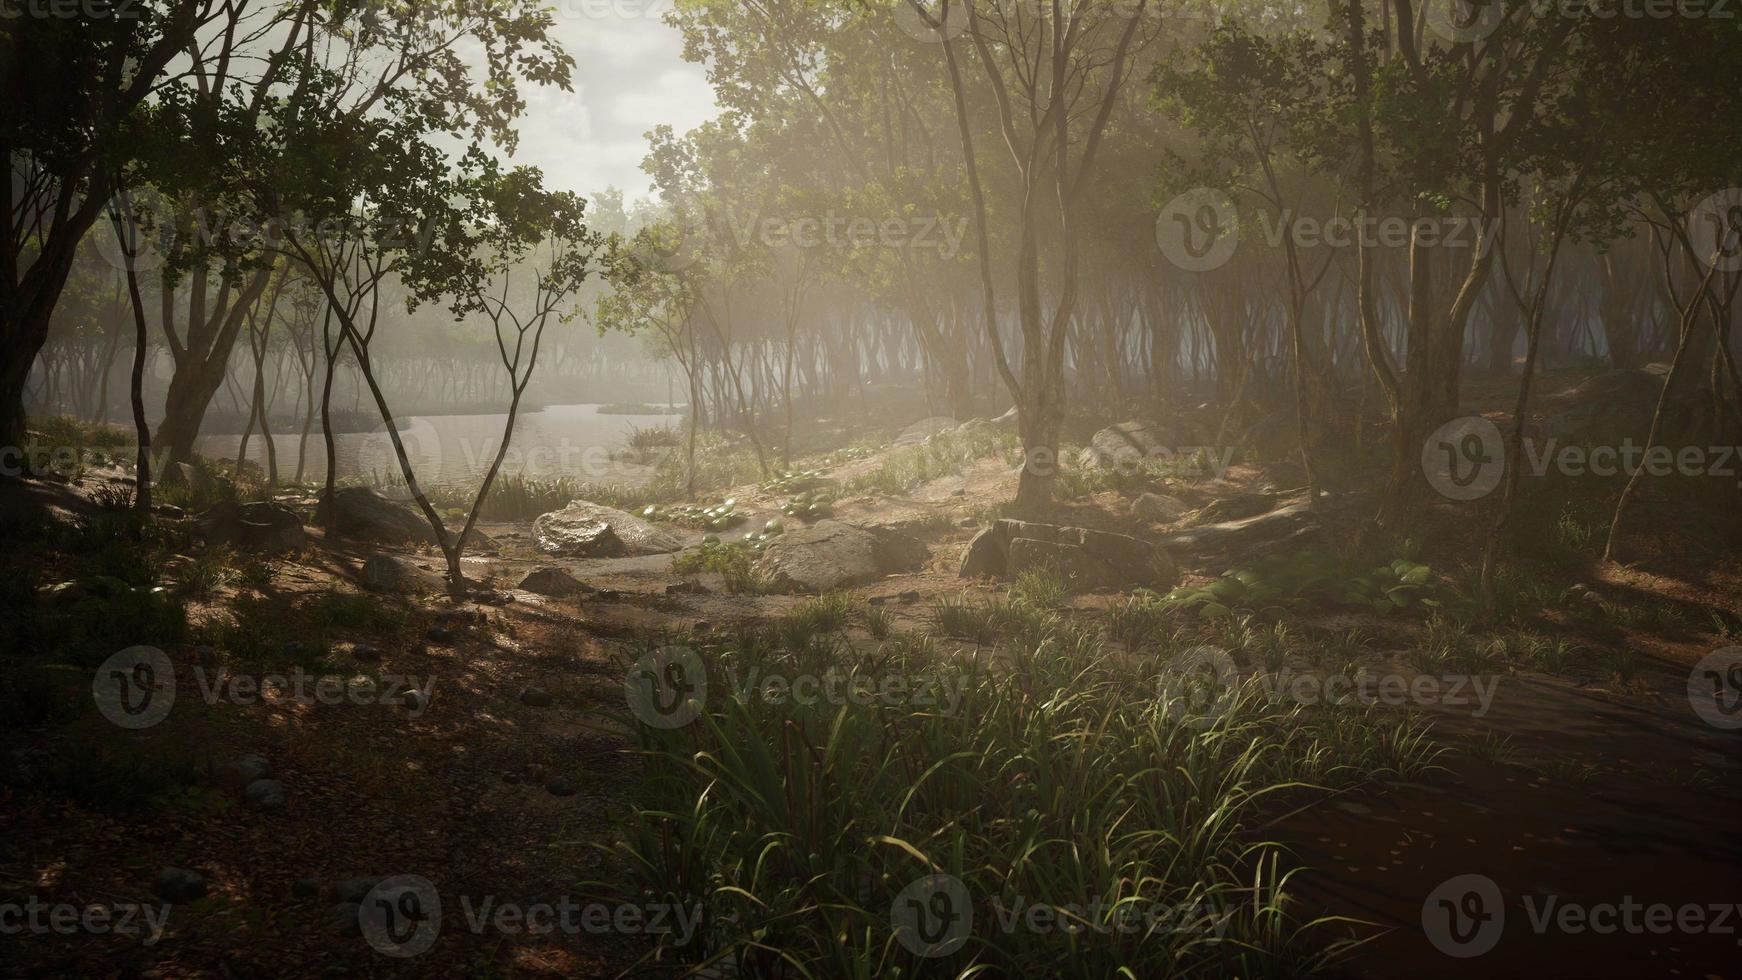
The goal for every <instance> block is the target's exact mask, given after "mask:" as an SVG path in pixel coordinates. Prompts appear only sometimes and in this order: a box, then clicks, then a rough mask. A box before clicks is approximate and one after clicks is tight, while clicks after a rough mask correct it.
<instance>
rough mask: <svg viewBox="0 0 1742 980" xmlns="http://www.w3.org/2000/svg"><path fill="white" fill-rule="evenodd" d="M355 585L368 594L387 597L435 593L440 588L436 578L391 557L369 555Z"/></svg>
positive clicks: (408, 563)
mask: <svg viewBox="0 0 1742 980" xmlns="http://www.w3.org/2000/svg"><path fill="white" fill-rule="evenodd" d="M357 584H358V585H361V586H362V587H363V588H365V589H367V590H369V591H370V592H380V593H385V594H388V595H401V594H418V593H424V592H435V591H437V590H439V589H441V588H442V580H441V579H440V578H439V577H438V576H436V575H434V574H432V573H430V572H426V571H424V570H423V569H421V568H418V567H417V566H415V565H413V564H411V563H410V562H408V561H405V560H404V559H401V558H395V557H393V556H392V555H371V556H370V557H369V559H368V560H367V561H365V562H363V567H362V568H361V569H359V570H358V572H357Z"/></svg>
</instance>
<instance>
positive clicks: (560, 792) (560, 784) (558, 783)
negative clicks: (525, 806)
mask: <svg viewBox="0 0 1742 980" xmlns="http://www.w3.org/2000/svg"><path fill="white" fill-rule="evenodd" d="M545 789H547V790H549V791H550V795H552V796H573V795H575V794H576V793H579V792H580V791H581V790H580V787H578V786H576V785H575V783H574V781H573V780H570V779H553V780H551V781H550V783H549V785H547V786H545Z"/></svg>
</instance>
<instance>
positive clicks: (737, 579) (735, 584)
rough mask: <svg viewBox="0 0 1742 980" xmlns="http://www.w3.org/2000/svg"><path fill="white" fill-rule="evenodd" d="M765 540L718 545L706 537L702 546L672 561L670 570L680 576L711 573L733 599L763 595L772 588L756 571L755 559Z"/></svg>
mask: <svg viewBox="0 0 1742 980" xmlns="http://www.w3.org/2000/svg"><path fill="white" fill-rule="evenodd" d="M765 543H766V539H764V540H762V541H756V542H754V543H752V542H751V541H749V540H739V541H721V540H720V539H719V538H717V537H714V536H713V535H709V536H708V537H706V538H703V539H702V543H701V544H700V545H699V546H697V547H695V548H692V549H690V550H689V551H685V552H682V553H681V554H679V555H678V556H677V557H676V558H673V559H672V562H671V569H672V571H673V572H676V573H677V574H679V575H696V574H700V573H703V572H713V573H715V574H717V575H719V576H720V578H721V580H722V583H723V584H724V585H725V588H726V591H727V592H729V593H731V594H732V595H763V594H765V593H767V592H769V591H771V589H772V584H771V583H770V582H769V581H768V580H767V579H766V578H765V577H763V576H762V575H761V574H759V573H758V572H757V571H756V555H757V553H758V552H759V551H760V550H761V547H762V545H763V544H765Z"/></svg>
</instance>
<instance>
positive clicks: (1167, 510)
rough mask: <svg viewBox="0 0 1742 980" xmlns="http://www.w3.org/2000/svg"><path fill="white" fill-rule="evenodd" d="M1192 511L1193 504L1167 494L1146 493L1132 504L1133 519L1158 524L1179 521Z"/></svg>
mask: <svg viewBox="0 0 1742 980" xmlns="http://www.w3.org/2000/svg"><path fill="white" fill-rule="evenodd" d="M1191 509H1192V505H1191V504H1188V503H1186V502H1185V501H1183V500H1181V499H1179V498H1178V497H1170V496H1168V495H1167V494H1165V493H1146V494H1144V495H1142V496H1141V497H1138V498H1137V499H1136V500H1134V501H1132V502H1131V516H1132V517H1135V518H1137V519H1138V520H1140V521H1151V522H1153V523H1156V524H1167V523H1170V522H1172V521H1177V520H1179V519H1180V518H1181V517H1184V516H1185V515H1186V513H1187V512H1189V511H1190V510H1191Z"/></svg>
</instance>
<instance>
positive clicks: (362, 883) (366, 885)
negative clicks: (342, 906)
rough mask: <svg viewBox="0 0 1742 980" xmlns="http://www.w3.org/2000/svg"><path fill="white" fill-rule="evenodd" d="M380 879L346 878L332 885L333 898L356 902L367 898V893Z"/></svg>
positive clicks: (373, 888) (340, 900)
mask: <svg viewBox="0 0 1742 980" xmlns="http://www.w3.org/2000/svg"><path fill="white" fill-rule="evenodd" d="M381 881H382V879H380V878H346V879H344V880H342V881H340V882H339V883H338V884H336V885H334V886H333V898H335V899H336V900H338V901H339V902H349V903H351V904H353V905H355V904H358V903H360V902H362V901H363V899H365V898H368V897H369V893H370V892H371V891H374V890H375V886H376V885H379V884H381Z"/></svg>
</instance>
